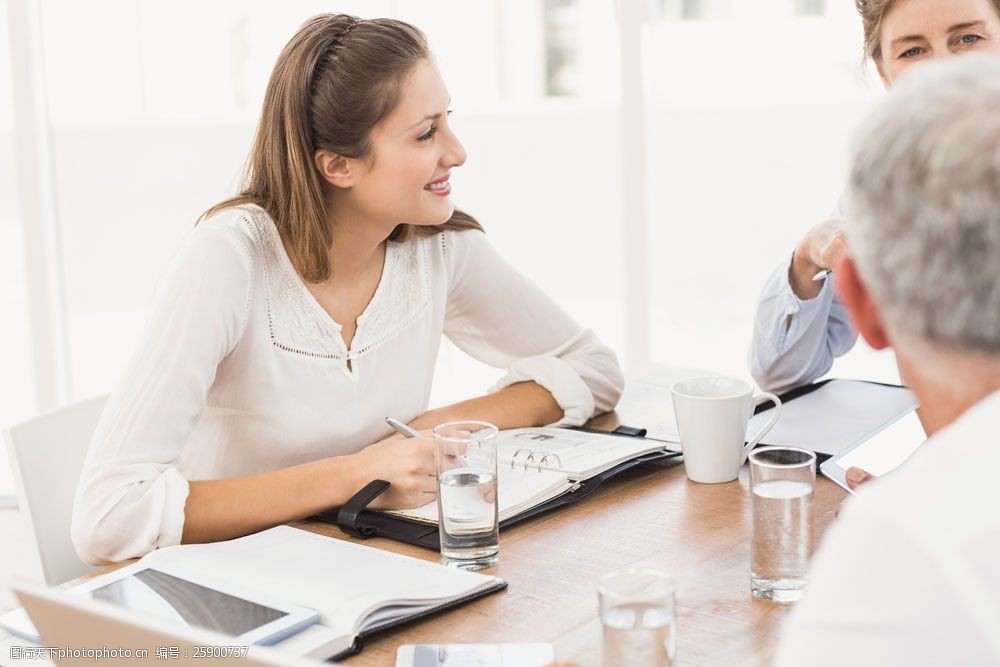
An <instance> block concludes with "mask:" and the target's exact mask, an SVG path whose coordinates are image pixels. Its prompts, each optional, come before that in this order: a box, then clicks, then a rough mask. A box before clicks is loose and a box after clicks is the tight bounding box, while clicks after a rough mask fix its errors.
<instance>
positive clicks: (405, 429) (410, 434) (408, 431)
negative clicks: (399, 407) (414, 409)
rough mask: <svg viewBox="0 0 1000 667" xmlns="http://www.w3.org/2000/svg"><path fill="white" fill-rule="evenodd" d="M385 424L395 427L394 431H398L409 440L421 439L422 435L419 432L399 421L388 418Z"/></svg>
mask: <svg viewBox="0 0 1000 667" xmlns="http://www.w3.org/2000/svg"><path fill="white" fill-rule="evenodd" d="M385 423H386V424H388V425H389V426H391V427H393V428H394V429H396V431H398V432H399V433H402V434H403V435H404V436H406V437H407V438H419V437H420V433H418V432H417V431H414V430H413V429H412V428H410V427H409V426H407V425H406V424H404V423H403V422H401V421H399V420H398V419H393V418H392V417H386V418H385Z"/></svg>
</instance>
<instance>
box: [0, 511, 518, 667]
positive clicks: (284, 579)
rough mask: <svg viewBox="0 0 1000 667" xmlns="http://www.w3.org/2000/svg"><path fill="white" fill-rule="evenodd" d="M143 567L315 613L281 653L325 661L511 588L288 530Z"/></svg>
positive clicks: (168, 553)
mask: <svg viewBox="0 0 1000 667" xmlns="http://www.w3.org/2000/svg"><path fill="white" fill-rule="evenodd" d="M139 562H140V563H146V564H147V565H149V566H151V567H156V566H157V565H163V566H166V565H171V566H174V567H176V568H178V569H183V570H186V571H188V572H196V573H198V574H199V575H202V576H204V577H205V578H206V579H211V580H213V581H218V582H219V584H220V585H222V584H228V585H231V586H238V587H240V588H245V589H254V590H256V591H259V592H260V593H261V594H265V595H269V596H271V597H274V598H281V599H284V600H287V601H289V602H294V603H296V604H299V605H303V606H306V607H310V608H312V609H316V610H317V611H319V612H320V614H321V620H320V624H319V625H315V626H312V627H310V628H308V629H306V630H305V631H303V632H302V633H300V634H299V635H296V636H293V637H290V638H288V639H286V640H284V641H281V642H279V643H278V644H276V645H275V647H276V648H278V649H281V650H286V651H290V652H293V653H296V654H298V655H306V656H310V657H315V658H320V659H326V658H330V657H334V656H341V655H346V654H349V653H350V652H352V650H353V649H354V647H355V645H356V642H357V641H358V640H359V638H361V637H363V636H365V635H367V634H369V633H372V632H375V631H377V630H381V629H385V628H388V627H390V626H393V625H396V624H399V623H403V622H405V621H408V620H412V619H414V618H417V617H420V616H423V615H426V614H429V613H432V612H433V611H436V610H437V609H439V608H442V607H446V606H449V605H452V604H457V603H459V602H461V601H463V600H471V599H473V598H476V597H479V596H481V595H486V594H488V593H491V592H494V591H498V590H500V589H502V588H505V587H506V586H507V583H506V582H505V581H504V580H503V579H500V578H498V577H493V576H488V575H484V574H479V573H475V572H466V571H463V570H458V569H453V568H447V567H444V566H442V565H439V564H438V563H433V562H427V561H423V560H418V559H416V558H410V557H408V556H400V555H397V554H393V553H389V552H386V551H382V550H380V549H373V548H371V547H365V546H361V545H357V544H352V543H350V542H346V541H344V540H338V539H334V538H331V537H325V536H323V535H318V534H316V533H310V532H308V531H305V530H299V529H297V528H291V527H289V526H278V527H277V528H272V529H270V530H265V531H263V532H261V533H256V534H254V535H248V536H247V537H241V538H239V539H235V540H229V541H227V542H213V543H210V544H186V545H180V546H173V547H164V548H163V549H158V550H156V551H153V552H152V553H150V554H147V555H146V556H144V557H143V558H142V559H140V561H139ZM18 611H20V610H18ZM11 613H14V612H11Z"/></svg>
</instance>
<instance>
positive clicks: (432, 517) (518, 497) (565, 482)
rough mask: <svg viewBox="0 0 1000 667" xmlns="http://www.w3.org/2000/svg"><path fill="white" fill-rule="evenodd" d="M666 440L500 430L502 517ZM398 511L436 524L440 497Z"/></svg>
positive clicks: (554, 430) (560, 430) (656, 448)
mask: <svg viewBox="0 0 1000 667" xmlns="http://www.w3.org/2000/svg"><path fill="white" fill-rule="evenodd" d="M663 448H664V443H662V442H658V441H654V440H645V439H643V438H629V437H624V436H620V435H608V434H605V433H590V432H587V431H573V430H569V429H565V428H518V429H511V430H507V431H500V433H499V434H498V435H497V473H498V474H497V478H498V487H497V502H498V504H499V510H500V521H504V520H505V519H508V518H510V517H513V516H517V515H518V514H520V513H521V512H525V511H527V510H529V509H531V508H533V507H536V506H538V505H541V504H542V503H545V502H547V501H549V500H551V499H553V498H555V497H557V496H560V495H562V494H563V493H566V492H567V491H570V490H572V489H574V488H575V487H576V486H577V485H578V483H579V482H581V481H583V480H586V479H590V478H591V477H593V476H595V475H599V474H600V473H602V472H604V471H606V470H610V469H611V468H613V467H615V466H616V465H618V464H619V463H624V462H625V461H628V460H630V459H634V458H636V457H637V456H642V455H643V454H650V453H652V452H659V451H663ZM388 514H392V515H394V516H399V517H403V518H406V519H413V520H416V521H420V522H423V523H431V524H437V522H438V511H437V501H435V502H431V503H428V504H426V505H423V506H422V507H417V508H416V509H410V510H399V511H392V512H388Z"/></svg>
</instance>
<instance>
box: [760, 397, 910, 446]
mask: <svg viewBox="0 0 1000 667" xmlns="http://www.w3.org/2000/svg"><path fill="white" fill-rule="evenodd" d="M916 407H917V399H916V397H915V396H914V395H913V392H911V391H910V390H909V389H904V388H902V387H889V386H885V385H880V384H874V383H871V382H862V381H860V380H831V381H830V382H827V383H826V384H825V385H823V386H822V387H820V388H819V389H817V390H815V391H813V392H812V393H810V394H806V395H805V396H800V397H799V398H796V399H795V400H793V401H790V402H788V403H786V404H785V405H783V406H782V411H781V417H780V418H779V419H778V423H777V424H776V425H775V426H774V428H773V429H771V431H770V432H769V433H768V434H767V435H765V436H764V439H763V444H767V445H777V446H782V447H802V448H803V449H809V450H812V451H814V452H818V453H821V454H837V453H839V452H841V451H843V450H845V449H847V448H848V447H850V446H851V445H853V444H855V443H857V442H861V441H863V440H865V439H867V438H869V437H871V436H872V435H873V434H874V433H877V432H878V431H879V430H881V429H882V428H883V427H884V426H885V425H886V424H888V423H890V422H892V421H895V420H896V419H897V418H899V417H900V416H901V415H903V414H905V413H907V412H910V411H911V410H913V409H915V408H916ZM772 411H773V408H772V409H771V410H765V411H764V412H762V413H760V414H758V415H754V416H753V417H752V418H751V419H750V426H749V427H748V428H747V437H748V438H749V437H751V436H752V435H753V434H755V433H756V432H757V430H758V429H759V428H760V427H761V426H762V425H763V424H764V423H765V422H766V421H767V420H768V419H770V416H771V412H772Z"/></svg>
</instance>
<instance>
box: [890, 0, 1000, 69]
mask: <svg viewBox="0 0 1000 667" xmlns="http://www.w3.org/2000/svg"><path fill="white" fill-rule="evenodd" d="M879 37H880V42H881V50H880V53H879V54H876V64H877V65H878V69H879V74H881V75H882V80H883V81H884V82H885V85H886V86H891V85H892V83H893V81H895V80H896V79H897V78H898V77H899V75H900V74H902V73H903V72H904V71H905V70H906V69H907V68H908V67H910V66H911V65H913V64H915V63H918V62H920V61H922V60H926V59H928V58H942V57H949V56H953V55H959V54H963V53H981V52H984V51H993V52H996V53H998V54H1000V15H998V13H997V8H996V5H995V4H994V3H993V0H895V2H893V3H892V4H891V5H890V6H889V9H888V10H887V11H886V13H885V16H884V17H883V19H882V27H881V31H880V34H879Z"/></svg>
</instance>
